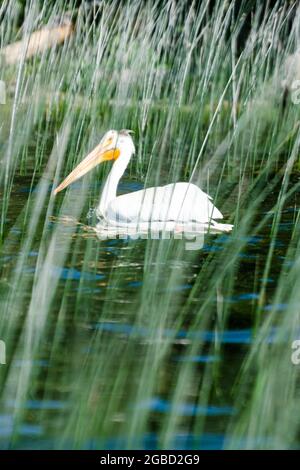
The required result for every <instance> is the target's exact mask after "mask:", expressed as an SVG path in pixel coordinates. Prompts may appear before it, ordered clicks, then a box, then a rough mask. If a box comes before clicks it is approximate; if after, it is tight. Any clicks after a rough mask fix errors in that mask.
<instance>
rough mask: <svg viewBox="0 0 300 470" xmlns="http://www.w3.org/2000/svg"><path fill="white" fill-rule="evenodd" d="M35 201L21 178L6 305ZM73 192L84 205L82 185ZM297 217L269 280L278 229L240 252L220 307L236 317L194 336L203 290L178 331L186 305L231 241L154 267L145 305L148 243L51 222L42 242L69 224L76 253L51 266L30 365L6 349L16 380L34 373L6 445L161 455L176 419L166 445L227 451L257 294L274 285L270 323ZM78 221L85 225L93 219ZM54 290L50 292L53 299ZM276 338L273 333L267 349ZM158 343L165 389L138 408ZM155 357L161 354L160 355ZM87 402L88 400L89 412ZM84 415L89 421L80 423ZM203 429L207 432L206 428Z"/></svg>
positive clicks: (1, 424)
mask: <svg viewBox="0 0 300 470" xmlns="http://www.w3.org/2000/svg"><path fill="white" fill-rule="evenodd" d="M78 187H80V185H79V186H78ZM139 188H140V185H139V184H138V183H136V182H132V181H130V180H125V182H124V183H123V184H122V185H121V188H120V189H121V192H127V191H132V190H136V189H139ZM50 190H51V188H50V187H49V191H50ZM29 191H30V187H29V185H27V184H26V178H23V179H20V183H19V184H16V185H15V186H14V188H13V194H12V200H13V201H14V205H13V206H12V207H10V208H9V211H8V217H7V225H6V229H7V233H6V245H5V247H6V249H5V252H4V251H2V252H1V259H0V263H1V268H2V281H1V293H2V294H1V295H2V298H3V299H4V297H5V295H6V294H7V292H9V289H10V284H9V282H10V281H9V279H10V278H11V276H12V275H13V273H14V270H15V269H16V266H17V262H18V259H19V256H20V255H19V251H18V250H19V247H20V243H21V240H22V231H23V225H22V217H19V216H20V214H21V213H22V211H23V210H24V206H25V204H26V201H27V198H28V194H29ZM72 191H73V193H74V198H75V199H76V194H77V192H76V191H77V189H76V185H74V188H73V190H72ZM91 199H93V198H92V196H91ZM91 207H92V205H91ZM84 213H85V214H86V213H87V210H85V212H84ZM66 215H67V214H66ZM296 215H297V209H296V208H295V207H286V208H285V209H284V211H283V216H282V221H281V223H280V226H279V232H278V236H277V238H276V242H275V256H274V261H273V263H272V266H271V270H270V273H269V275H268V278H267V279H264V278H263V270H264V265H265V260H266V256H267V253H268V249H269V236H270V226H269V227H265V228H264V231H263V232H262V233H259V234H255V235H251V234H249V235H248V236H247V237H245V239H244V240H243V241H244V243H245V248H244V249H243V250H242V251H241V252H240V254H239V265H238V269H237V272H236V277H237V278H238V282H235V283H234V288H233V291H232V293H231V294H230V295H228V296H225V297H223V298H222V305H223V308H225V307H226V308H227V307H228V309H229V312H230V315H228V320H227V322H226V325H225V328H224V329H222V328H216V323H217V321H218V319H217V316H216V314H215V315H214V316H212V318H211V319H210V321H209V322H208V324H207V328H206V329H203V328H199V329H198V330H197V328H196V327H195V326H193V327H192V328H191V327H190V325H191V323H192V322H193V312H197V311H198V309H199V308H200V307H201V305H202V303H203V302H204V301H205V286H204V288H203V289H202V290H201V289H199V290H198V291H197V292H196V295H195V298H194V299H193V303H192V306H191V308H190V310H189V311H188V312H187V314H186V316H184V317H183V319H182V321H180V324H178V323H177V319H178V316H179V315H180V312H181V310H180V309H181V307H180V306H181V305H182V306H184V305H185V300H186V299H187V298H188V296H189V295H190V293H191V291H192V289H193V286H194V282H195V278H196V276H197V273H198V272H199V270H200V269H201V267H202V266H203V263H204V262H205V260H206V259H207V257H208V256H213V257H218V256H219V255H220V253H222V252H223V250H224V249H225V247H226V246H227V245H228V243H230V240H231V237H232V235H230V234H229V235H227V234H226V235H225V234H223V235H219V236H207V237H206V239H205V244H204V246H203V249H202V250H201V252H199V253H197V254H195V253H193V254H187V253H185V255H184V256H183V257H181V258H176V257H174V258H172V256H171V257H169V258H168V259H169V264H168V265H164V261H163V259H162V260H161V265H160V266H159V269H158V270H157V264H159V259H156V264H155V263H154V264H155V266H154V267H153V273H154V274H153V276H154V277H155V276H156V281H155V282H156V285H155V291H154V292H155V299H153V297H152V295H153V292H151V288H149V287H147V289H148V290H149V289H150V291H149V292H150V293H149V295H148V297H147V291H146V294H145V297H144V298H142V297H141V295H142V292H143V287H144V282H145V274H144V266H145V262H146V256H147V255H146V241H143V240H139V241H137V242H133V241H128V240H126V241H121V240H107V241H99V240H98V238H97V237H96V236H95V235H94V234H93V233H92V232H89V231H84V230H83V229H82V227H80V226H78V229H76V230H75V231H74V230H73V231H70V229H69V225H68V224H67V223H65V222H63V221H61V220H59V219H55V218H54V219H50V220H48V221H47V226H46V232H47V234H48V235H49V236H51V233H53V230H55V227H57V224H61V225H62V227H63V233H64V237H68V236H70V237H72V243H71V247H70V250H69V253H68V256H67V257H66V261H65V264H64V265H63V266H60V265H50V266H49V272H50V279H51V280H52V281H51V282H53V283H55V296H54V299H53V301H52V303H51V308H50V314H49V318H48V319H47V328H46V330H45V336H44V337H43V340H42V342H41V344H40V347H39V350H38V352H37V353H36V354H35V356H34V357H32V358H26V359H24V357H23V356H22V354H20V351H19V353H18V352H17V353H15V354H14V351H13V349H12V347H11V346H10V347H9V348H8V351H7V361H8V363H9V373H12V374H14V373H16V371H17V374H16V376H18V371H20V370H22V368H23V367H25V366H26V364H27V365H28V361H29V363H30V365H31V366H32V370H33V371H34V374H33V379H32V384H31V385H30V386H29V389H28V390H26V395H25V397H24V399H23V400H22V402H21V405H20V402H16V400H15V398H13V396H12V398H9V397H8V396H7V394H5V399H4V401H3V400H2V403H1V411H0V446H1V447H2V448H9V447H14V448H53V447H54V448H55V447H64V448H69V447H71V448H72V447H80V448H106V449H113V448H122V447H126V446H128V445H130V446H133V447H137V446H138V447H140V448H144V449H155V448H159V447H160V446H161V432H162V431H161V430H162V428H163V426H164V424H165V423H166V422H167V420H168V418H169V417H170V415H172V413H174V412H175V413H176V416H177V418H178V419H179V425H178V424H177V426H176V428H175V429H174V432H173V434H172V437H171V440H170V443H171V444H170V445H171V447H172V448H178V449H191V448H195V449H220V448H222V446H223V444H224V434H225V432H226V429H227V426H228V423H229V421H230V420H232V419H234V417H235V416H236V415H237V413H238V412H239V410H237V409H236V404H235V400H234V393H233V388H232V387H233V384H234V383H235V381H236V377H237V373H238V372H239V370H240V367H241V365H242V362H243V360H244V358H245V357H246V355H247V352H248V351H249V348H250V346H251V343H252V338H253V334H254V328H253V325H254V323H255V311H256V306H257V302H258V299H259V292H260V288H261V284H262V282H265V283H266V299H265V306H264V313H265V315H268V312H269V311H270V309H271V308H272V307H273V304H272V301H273V300H272V298H273V293H274V289H275V287H276V280H277V278H278V275H279V273H280V269H281V267H282V265H283V264H284V263H285V253H286V249H287V246H288V243H289V240H290V233H291V229H292V227H293V224H294V220H295V216H296ZM18 217H19V219H18ZM81 222H83V223H85V224H88V223H89V221H88V220H87V219H85V220H81ZM270 225H271V221H270ZM70 226H71V227H72V223H71V224H70ZM42 229H43V226H42V224H41V226H39V227H38V230H37V233H36V237H35V240H34V242H33V246H31V248H30V251H29V252H28V256H27V257H26V261H25V263H24V264H23V266H22V278H23V280H24V279H25V280H26V282H28V284H26V285H28V286H30V285H32V282H33V278H34V274H35V272H36V263H37V259H38V256H39V249H40V237H41V234H42ZM159 243H163V244H165V246H166V250H167V244H168V243H169V241H155V242H153V246H155V245H157V244H159ZM153 246H152V247H153ZM58 249H59V247H58ZM151 260H152V258H151V256H149V257H148V260H147V263H148V264H147V266H148V269H150V271H151V266H152V265H151V262H152V261H151ZM149 266H150V268H149ZM176 271H178V276H177V277H176V278H175V280H174V282H172V283H170V282H169V278H170V276H171V273H174V272H176ZM157 274H159V279H158V280H157ZM147 282H149V280H148V281H147ZM53 285H54V284H53ZM237 286H238V288H237ZM51 288H52V285H51V283H50V285H49V286H48V289H51ZM16 295H17V293H16ZM22 295H23V297H22V302H21V305H22V309H23V311H20V312H19V317H20V321H19V322H18V323H17V324H16V325H15V332H14V333H15V335H16V338H18V334H19V333H20V331H21V330H22V325H23V323H22V321H23V320H22V318H23V316H24V313H25V312H26V309H27V307H28V305H29V302H30V295H31V292H30V291H28V292H27V293H26V292H25V293H24V292H23V294H22ZM166 296H170V297H168V298H169V304H168V306H166V311H162V312H160V311H159V309H160V308H162V306H163V305H164V303H163V300H161V299H164V298H165V297H166ZM155 302H157V309H158V315H157V319H156V320H155V321H154V320H152V319H150V320H149V318H148V317H147V316H148V315H149V312H152V309H153V308H154V307H153V303H154V304H155ZM160 302H162V303H160ZM217 302H218V298H217V293H216V294H215V295H214V298H212V299H211V301H210V306H209V308H210V309H211V311H212V312H214V311H215V310H216V308H217V307H216V306H217ZM2 305H3V303H2ZM141 305H142V306H143V312H142V317H143V318H142V319H141V311H140V309H141ZM285 307H286V305H285V304H278V305H277V306H276V309H277V310H278V312H284V310H285ZM170 311H172V312H173V314H174V315H173V317H172V315H171V317H172V318H167V319H164V321H163V322H160V316H167V317H169V315H168V312H170ZM165 314H166V315H165ZM152 315H153V313H152ZM137 318H138V320H137ZM11 332H12V330H11ZM153 332H154V333H155V334H154V336H153ZM272 335H273V332H272V331H270V337H269V339H268V340H269V341H270V342H271V341H272V337H273V336H272ZM153 338H156V339H157V344H158V347H159V344H160V343H161V344H162V345H165V344H167V348H166V352H165V354H164V357H163V359H162V360H161V362H160V366H159V370H158V372H157V386H153V383H152V382H151V383H152V389H151V391H150V393H149V395H150V396H147V395H148V394H147V393H146V392H147V388H146V384H147V380H146V378H143V380H144V382H143V383H145V398H144V399H142V395H143V394H142V393H138V392H137V390H138V386H139V383H140V381H141V379H140V377H141V374H142V370H143V369H144V368H145V367H147V357H148V356H149V350H150V349H151V346H149V344H151V343H153V344H155V341H154V340H153ZM194 343H199V344H201V348H200V350H199V351H196V350H197V348H196V349H195V351H194V352H195V353H190V354H189V353H187V351H188V347H189V345H191V344H194ZM216 344H217V347H216ZM149 348H150V349H149ZM156 353H157V352H155V353H153V354H154V356H155V354H156ZM147 354H148V356H147ZM120 364H122V366H120ZM189 365H191V367H192V371H193V372H192V375H191V384H190V392H189V393H186V394H184V396H185V399H184V400H182V401H180V402H176V403H175V405H174V402H173V400H174V397H173V391H174V390H175V386H176V380H177V378H178V375H180V373H181V372H182V373H183V371H184V370H187V369H186V367H187V366H189ZM106 366H107V367H106ZM0 367H1V369H0V372H2V373H3V374H4V373H5V372H4V368H5V367H7V366H0ZM208 368H210V369H208ZM207 370H211V371H212V374H214V373H215V374H216V375H217V379H215V383H214V386H213V387H212V391H211V392H210V393H209V394H208V396H206V398H205V399H203V400H202V401H201V397H200V398H199V396H198V387H199V380H198V379H199V377H201V375H203V374H204V372H205V371H207ZM118 380H119V382H118ZM113 394H115V396H116V397H117V398H116V401H117V403H114V402H112V398H111V397H112V395H113ZM87 398H88V400H89V401H90V402H89V403H87V404H85V401H86V400H87ZM107 406H111V411H110V412H109V413H111V416H110V417H108V416H107V415H106V412H105V410H106V407H107ZM20 408H21V410H20ZM77 408H78V410H79V409H80V410H81V412H82V415H83V416H81V417H80V416H78V415H77V414H76V410H77ZM98 413H99V420H98V419H97V417H96V418H95V422H94V421H93V419H94V416H95V415H97V414H98ZM145 413H146V416H147V418H146V421H145V423H144V424H143V426H141V427H140V428H139V427H138V426H136V428H132V422H133V420H134V419H136V417H137V416H139V415H141V416H142V415H143V416H144V414H145ZM201 418H202V419H201ZM197 420H198V421H197ZM195 422H196V423H197V422H199V423H200V422H201V423H202V425H201V426H198V430H197V426H195ZM76 423H77V424H76ZM78 423H80V424H78ZM87 423H88V426H89V429H88V430H87V431H86V432H81V431H80V430H78V426H79V427H80V426H82V427H84V426H86V425H87ZM103 423H104V424H103ZM76 426H77V428H76ZM132 429H134V431H133V432H132ZM129 431H130V432H131V440H130V444H128V435H127V432H128V433H129ZM78 436H79V437H78ZM258 438H259V436H258ZM254 445H255V443H254Z"/></svg>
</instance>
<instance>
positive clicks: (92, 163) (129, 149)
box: [54, 129, 135, 194]
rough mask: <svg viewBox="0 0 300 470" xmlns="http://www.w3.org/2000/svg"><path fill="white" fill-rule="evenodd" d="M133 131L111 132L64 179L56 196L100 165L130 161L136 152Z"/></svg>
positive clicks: (55, 191)
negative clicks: (119, 160) (106, 162)
mask: <svg viewBox="0 0 300 470" xmlns="http://www.w3.org/2000/svg"><path fill="white" fill-rule="evenodd" d="M131 133H132V131H129V130H127V129H123V130H121V131H119V132H118V131H115V130H110V131H108V132H106V134H105V135H104V136H103V138H102V139H101V142H100V144H99V145H97V147H95V148H94V150H92V151H91V152H90V153H89V154H88V155H87V156H86V157H85V158H84V159H83V160H82V162H80V163H79V165H77V167H76V168H75V169H74V170H73V171H71V173H70V174H69V175H68V176H67V177H66V179H64V181H63V182H62V183H61V184H60V185H59V186H57V188H56V189H55V190H54V194H57V193H59V192H60V191H62V190H63V189H65V188H66V187H67V186H69V184H71V183H73V182H74V181H76V180H78V179H79V178H81V177H82V176H83V175H85V174H86V173H88V172H89V171H90V170H92V169H93V168H95V167H96V166H97V165H99V163H102V162H105V161H108V160H112V161H115V160H117V159H123V158H126V160H128V161H129V159H130V157H131V156H132V155H133V153H134V152H135V148H134V144H133V140H132V137H131V135H130V134H131Z"/></svg>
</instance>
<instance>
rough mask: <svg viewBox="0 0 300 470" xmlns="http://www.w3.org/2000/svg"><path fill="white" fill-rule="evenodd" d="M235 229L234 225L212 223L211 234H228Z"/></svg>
mask: <svg viewBox="0 0 300 470" xmlns="http://www.w3.org/2000/svg"><path fill="white" fill-rule="evenodd" d="M232 229H233V225H231V224H219V223H218V222H215V221H214V220H213V221H212V223H211V225H210V232H211V233H228V232H231V230H232Z"/></svg>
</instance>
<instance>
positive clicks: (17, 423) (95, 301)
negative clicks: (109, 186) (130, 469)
mask: <svg viewBox="0 0 300 470" xmlns="http://www.w3.org/2000/svg"><path fill="white" fill-rule="evenodd" d="M16 3H17V5H18V7H17V8H16ZM239 3H240V4H239V6H238V7H237V5H236V2H226V1H224V0H216V1H203V2H188V1H186V2H185V1H181V2H176V1H173V0H167V1H166V2H156V1H153V2H143V1H140V0H134V1H130V2H127V1H121V2H120V1H117V0H112V1H102V2H82V3H81V2H71V1H69V2H65V1H60V0H59V1H56V2H50V1H47V2H39V1H31V2H14V1H11V0H5V1H3V2H2V3H1V5H0V18H1V21H0V46H1V50H2V55H1V51H0V60H1V62H0V66H1V68H0V79H1V80H2V81H3V82H4V83H5V85H6V104H0V151H1V164H0V204H1V214H0V269H1V281H0V339H1V340H3V341H5V346H6V364H5V365H0V446H1V447H2V448H80V449H82V448H106V449H107V448H170V447H172V448H188V449H193V448H195V449H198V448H294V447H299V444H300V439H299V419H298V410H299V399H300V397H299V372H300V368H299V366H296V365H294V364H293V363H292V362H291V354H292V349H291V347H292V343H293V341H294V340H296V339H299V338H300V329H299V326H300V318H299V314H300V309H299V302H300V244H299V240H300V239H299V234H300V223H299V175H300V173H299V171H300V167H299V141H300V133H299V122H300V121H299V110H300V108H299V104H297V103H296V102H295V101H294V102H293V99H292V92H293V91H294V90H293V83H294V80H296V79H298V78H300V77H298V75H297V74H298V73H299V69H300V65H299V63H300V61H299V56H298V55H297V50H298V47H299V24H300V23H299V20H300V17H299V14H300V11H299V8H298V5H297V2H289V1H284V2H283V1H277V2H259V1H257V2H254V1H253V2H248V1H242V2H239ZM70 21H71V22H72V25H73V26H72V31H71V32H70V34H68V35H67V37H66V38H65V39H64V41H63V42H62V43H61V44H57V45H56V46H53V45H52V46H51V47H46V48H44V49H43V50H41V51H39V52H37V53H35V54H33V55H32V56H31V57H27V53H26V50H27V48H26V44H27V45H28V41H29V38H30V35H32V34H33V33H34V32H36V31H38V30H40V29H43V28H48V29H51V28H56V27H57V26H59V27H63V26H64V25H66V24H69V22H70ZM16 41H23V42H22V44H23V46H24V45H25V46H24V47H23V49H21V50H22V53H21V55H20V57H19V56H18V57H19V59H18V60H17V62H16V63H7V62H8V61H7V59H5V54H4V53H3V50H5V47H6V46H7V45H9V44H13V43H15V42H16ZM6 51H7V50H6ZM5 60H6V62H5ZM298 61H299V62H298ZM299 75H300V74H299ZM123 128H126V129H132V130H133V131H134V132H135V137H134V139H135V143H136V148H137V155H136V156H135V158H133V159H132V160H131V163H130V167H129V169H128V171H127V174H126V176H125V177H124V178H123V179H122V182H121V185H120V187H119V190H120V193H125V192H130V191H134V190H136V189H140V188H142V187H143V186H146V187H148V186H151V185H159V184H167V183H169V182H176V181H192V182H194V183H196V184H199V185H200V186H201V188H202V189H203V190H204V191H206V192H208V193H209V194H210V195H211V196H213V198H214V201H215V203H216V205H217V207H219V208H220V209H221V211H222V212H223V213H224V215H225V217H226V221H227V222H228V223H232V224H234V231H233V232H232V233H230V234H226V235H225V234H224V235H212V234H211V235H207V236H206V238H205V243H204V246H203V248H202V249H201V250H194V251H187V250H186V249H185V242H184V241H183V240H176V239H170V240H142V239H138V240H134V239H132V240H130V239H129V240H128V239H127V240H118V239H115V240H102V241H100V240H99V239H98V238H97V236H96V234H95V232H94V231H93V228H92V227H93V223H94V220H93V208H94V207H95V206H96V205H97V203H98V200H99V195H100V191H101V184H102V182H103V181H104V179H105V177H106V176H107V174H108V171H109V164H107V165H106V164H105V166H104V167H102V168H100V169H99V170H98V171H95V172H94V174H93V173H92V174H91V175H89V176H87V177H85V178H84V179H82V180H81V181H78V182H76V183H74V184H73V185H72V186H70V187H69V188H68V189H67V191H66V192H62V193H60V194H59V195H58V196H57V197H56V198H54V197H53V194H52V190H53V187H54V186H56V185H57V184H58V182H59V181H61V180H62V178H63V177H65V176H66V175H67V174H68V173H69V172H70V171H71V169H72V168H74V167H75V165H76V164H77V163H78V162H79V161H80V160H81V159H82V158H83V157H84V156H85V155H86V154H87V152H88V151H89V150H90V149H91V148H93V147H94V146H95V145H96V144H97V143H98V142H99V141H100V139H101V137H102V136H103V134H104V133H105V132H106V131H107V130H108V129H123ZM298 256H299V258H298Z"/></svg>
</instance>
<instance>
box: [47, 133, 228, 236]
mask: <svg viewBox="0 0 300 470" xmlns="http://www.w3.org/2000/svg"><path fill="white" fill-rule="evenodd" d="M129 132H130V131H127V130H123V131H120V132H117V131H115V130H110V131H108V132H107V133H106V134H105V136H104V137H103V139H102V140H101V142H100V144H99V145H98V146H97V147H96V148H95V149H94V150H93V151H92V152H91V153H90V154H89V155H88V156H87V157H86V158H85V159H84V160H83V161H82V162H81V163H79V165H78V166H77V167H76V168H75V169H74V170H73V171H72V172H71V173H70V174H69V176H67V178H66V179H65V180H64V181H63V182H62V183H61V184H60V185H59V186H58V187H57V188H56V189H55V191H54V194H56V193H58V192H59V191H61V190H62V189H64V188H66V187H67V186H68V185H69V184H71V183H72V182H73V181H76V180H77V179H78V178H80V177H81V176H83V175H84V174H86V173H87V172H88V171H90V170H91V169H92V168H94V167H95V166H96V165H98V164H99V163H101V162H104V161H107V160H113V162H114V163H113V167H112V169H111V171H110V173H109V175H108V178H107V180H106V182H105V185H104V189H103V192H102V195H101V199H100V204H99V206H98V208H97V216H98V217H99V218H101V219H102V220H103V219H104V221H105V223H106V224H107V225H108V226H114V227H116V226H117V227H122V226H123V227H124V226H126V227H127V228H128V227H129V228H131V229H134V228H135V227H136V228H137V227H138V228H140V229H147V228H151V229H153V228H154V229H155V226H156V227H160V228H159V229H162V228H166V229H168V230H173V229H174V230H178V229H179V230H182V231H184V230H185V227H191V226H193V227H194V228H195V227H198V229H199V228H200V229H201V230H200V231H203V229H204V228H208V227H211V229H212V231H214V232H229V231H230V230H231V229H232V225H229V224H219V223H217V222H215V220H214V219H222V218H223V215H222V214H221V212H220V211H219V210H218V209H217V208H216V207H215V206H214V205H213V203H212V202H211V197H210V196H208V195H207V194H206V193H204V192H203V191H202V190H201V189H200V188H198V186H195V185H194V184H192V183H173V184H168V185H166V186H159V187H155V188H147V189H143V190H140V191H135V192H133V193H130V194H124V195H122V196H117V187H118V183H119V180H120V178H121V176H122V175H123V173H124V171H125V169H126V167H127V165H128V163H129V161H130V158H131V157H132V155H133V154H134V152H135V148H134V144H133V140H132V138H131V135H130V133H129Z"/></svg>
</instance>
